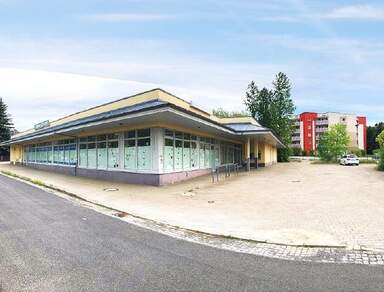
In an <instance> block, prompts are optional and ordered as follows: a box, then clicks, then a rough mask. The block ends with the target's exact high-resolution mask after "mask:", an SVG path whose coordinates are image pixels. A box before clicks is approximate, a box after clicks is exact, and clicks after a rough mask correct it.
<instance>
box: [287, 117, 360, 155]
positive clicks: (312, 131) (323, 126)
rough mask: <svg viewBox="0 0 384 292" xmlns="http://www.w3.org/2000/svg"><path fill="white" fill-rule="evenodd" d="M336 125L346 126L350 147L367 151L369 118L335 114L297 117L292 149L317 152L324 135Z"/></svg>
mask: <svg viewBox="0 0 384 292" xmlns="http://www.w3.org/2000/svg"><path fill="white" fill-rule="evenodd" d="M336 124H344V125H346V127H347V132H348V134H349V136H350V147H356V148H359V149H361V150H366V149H367V118H366V117H363V116H356V115H354V114H344V113H333V112H328V113H314V112H304V113H301V114H299V115H298V116H296V120H295V132H294V133H293V135H292V147H298V148H299V147H300V148H301V149H302V150H304V151H305V152H307V153H309V152H311V151H316V149H317V146H318V144H319V140H320V136H321V135H322V133H324V132H326V131H327V130H328V129H329V128H330V127H332V126H333V125H336Z"/></svg>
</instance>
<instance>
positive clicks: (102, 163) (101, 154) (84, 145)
mask: <svg viewBox="0 0 384 292" xmlns="http://www.w3.org/2000/svg"><path fill="white" fill-rule="evenodd" d="M79 166H80V167H85V168H92V169H95V168H97V169H108V168H118V167H119V135H118V134H108V135H98V136H89V137H82V138H80V141H79Z"/></svg>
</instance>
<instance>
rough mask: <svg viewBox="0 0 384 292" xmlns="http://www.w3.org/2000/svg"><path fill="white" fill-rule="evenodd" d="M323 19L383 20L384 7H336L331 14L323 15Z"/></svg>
mask: <svg viewBox="0 0 384 292" xmlns="http://www.w3.org/2000/svg"><path fill="white" fill-rule="evenodd" d="M322 17H323V18H330V19H361V20H380V21H381V20H384V7H383V6H374V5H350V6H343V7H337V8H335V9H334V10H332V11H331V12H329V13H327V14H324V15H323V16H322Z"/></svg>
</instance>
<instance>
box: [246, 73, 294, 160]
mask: <svg viewBox="0 0 384 292" xmlns="http://www.w3.org/2000/svg"><path fill="white" fill-rule="evenodd" d="M272 84H273V89H272V90H269V89H267V88H263V89H262V90H259V89H258V87H257V86H256V84H255V82H254V81H252V82H251V83H250V84H249V85H248V89H247V92H246V97H245V105H246V106H247V108H248V110H249V112H250V113H251V114H252V116H253V117H254V118H255V119H256V120H258V121H259V123H260V124H261V125H263V126H264V127H267V128H270V129H271V130H272V131H273V132H274V133H276V135H277V136H278V137H279V138H280V139H281V141H282V142H283V143H284V145H286V147H287V148H284V149H279V151H278V160H279V161H288V159H289V155H290V149H289V146H290V145H291V142H292V133H293V130H294V121H293V119H292V116H293V114H294V111H295V109H296V108H295V105H294V103H293V101H292V99H291V83H290V81H289V79H288V77H287V75H285V74H284V73H282V72H280V73H278V74H277V75H276V78H275V80H274V81H273V83H272Z"/></svg>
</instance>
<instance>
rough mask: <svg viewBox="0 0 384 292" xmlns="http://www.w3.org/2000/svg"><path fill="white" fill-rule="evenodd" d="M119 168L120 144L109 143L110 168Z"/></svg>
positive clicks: (116, 142) (115, 142)
mask: <svg viewBox="0 0 384 292" xmlns="http://www.w3.org/2000/svg"><path fill="white" fill-rule="evenodd" d="M118 167H119V142H118V141H112V142H108V168H118Z"/></svg>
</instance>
